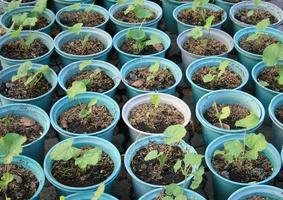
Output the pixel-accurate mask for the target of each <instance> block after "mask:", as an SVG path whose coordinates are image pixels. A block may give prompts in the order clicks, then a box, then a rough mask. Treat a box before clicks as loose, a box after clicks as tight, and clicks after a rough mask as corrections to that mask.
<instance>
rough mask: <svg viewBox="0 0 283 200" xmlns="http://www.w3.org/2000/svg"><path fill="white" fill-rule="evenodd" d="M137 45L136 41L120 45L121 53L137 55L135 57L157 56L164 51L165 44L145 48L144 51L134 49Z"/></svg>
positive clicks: (127, 41)
mask: <svg viewBox="0 0 283 200" xmlns="http://www.w3.org/2000/svg"><path fill="white" fill-rule="evenodd" d="M135 44H136V41H135V40H133V39H128V40H126V41H124V42H122V44H121V45H120V47H119V48H120V49H121V51H124V52H126V53H129V54H135V55H150V54H155V53H158V52H160V51H162V50H163V49H164V46H163V44H158V45H154V46H153V45H149V46H145V47H144V48H143V49H142V51H140V50H139V49H136V48H134V45H135Z"/></svg>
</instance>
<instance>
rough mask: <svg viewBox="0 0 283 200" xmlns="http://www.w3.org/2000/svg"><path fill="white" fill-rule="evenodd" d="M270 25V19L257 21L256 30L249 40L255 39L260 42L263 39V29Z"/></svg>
mask: <svg viewBox="0 0 283 200" xmlns="http://www.w3.org/2000/svg"><path fill="white" fill-rule="evenodd" d="M269 25H270V20H269V19H264V20H262V21H260V22H258V23H257V25H256V32H255V33H254V34H251V35H249V37H248V38H247V41H252V40H255V41H256V42H258V43H260V42H261V41H260V40H259V39H260V36H261V35H262V34H263V31H264V30H265V29H266V28H267V27H268V26H269Z"/></svg>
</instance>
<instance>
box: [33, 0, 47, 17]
mask: <svg viewBox="0 0 283 200" xmlns="http://www.w3.org/2000/svg"><path fill="white" fill-rule="evenodd" d="M46 6H47V0H37V1H36V4H35V7H34V8H33V10H32V15H33V16H38V15H40V14H42V13H43V12H44V10H45V9H46Z"/></svg>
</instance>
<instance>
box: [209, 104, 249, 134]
mask: <svg viewBox="0 0 283 200" xmlns="http://www.w3.org/2000/svg"><path fill="white" fill-rule="evenodd" d="M214 105H215V104H214ZM214 105H212V107H210V108H209V109H208V110H206V111H205V113H204V117H205V119H206V120H207V121H208V122H209V123H211V124H213V125H214V124H217V123H219V121H218V118H217V117H216V113H217V111H216V109H215V106H214ZM225 106H229V107H230V111H231V114H230V116H229V117H227V118H226V119H223V120H222V123H224V124H227V125H229V127H230V129H241V127H236V126H235V123H236V121H238V120H240V119H243V118H245V117H247V116H248V115H250V114H251V113H250V111H249V110H248V108H245V107H243V106H240V105H234V104H232V105H228V104H217V110H218V112H221V110H222V108H223V107H225Z"/></svg>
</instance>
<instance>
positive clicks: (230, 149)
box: [224, 140, 243, 163]
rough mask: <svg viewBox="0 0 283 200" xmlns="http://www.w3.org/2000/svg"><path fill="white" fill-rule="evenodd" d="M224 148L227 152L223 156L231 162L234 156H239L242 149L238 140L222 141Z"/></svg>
mask: <svg viewBox="0 0 283 200" xmlns="http://www.w3.org/2000/svg"><path fill="white" fill-rule="evenodd" d="M224 149H225V151H226V152H227V153H226V154H225V155H224V156H225V159H226V160H227V161H228V162H229V163H231V162H233V160H234V157H236V158H237V157H239V156H240V154H241V152H242V149H243V144H242V143H241V142H240V141H239V140H232V141H229V142H225V143H224Z"/></svg>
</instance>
